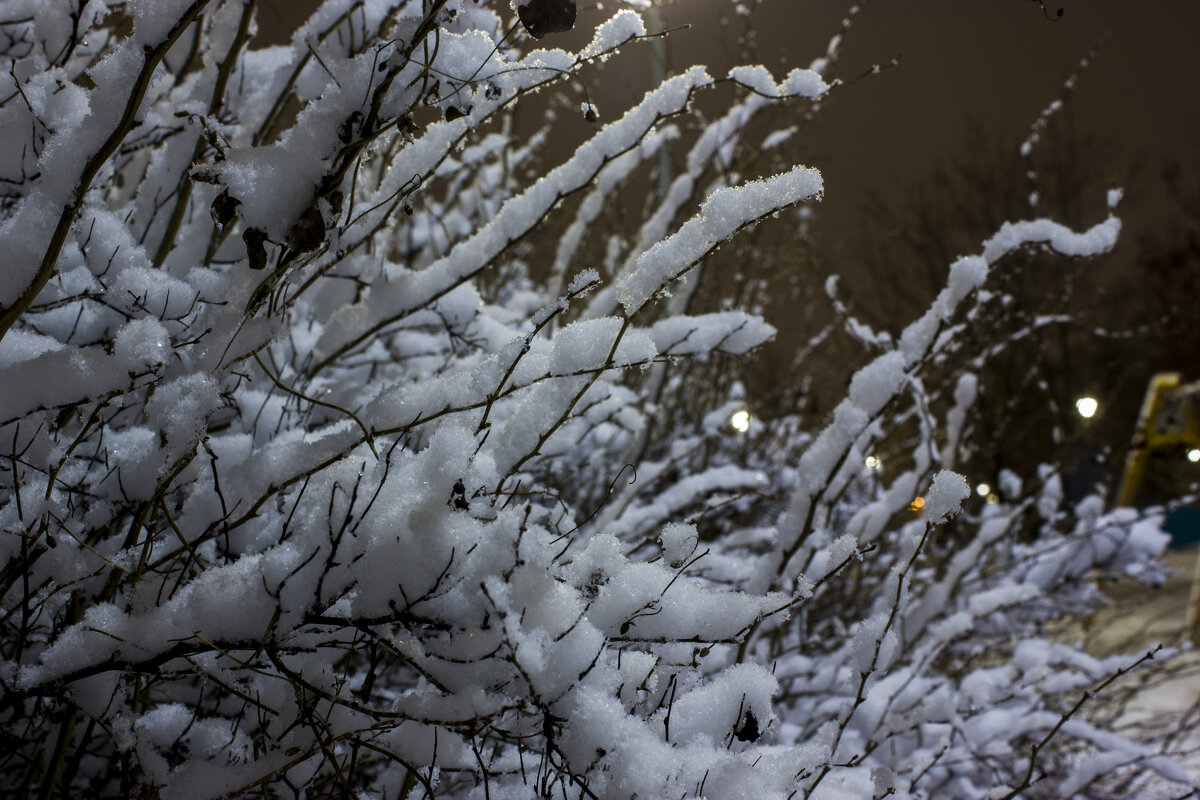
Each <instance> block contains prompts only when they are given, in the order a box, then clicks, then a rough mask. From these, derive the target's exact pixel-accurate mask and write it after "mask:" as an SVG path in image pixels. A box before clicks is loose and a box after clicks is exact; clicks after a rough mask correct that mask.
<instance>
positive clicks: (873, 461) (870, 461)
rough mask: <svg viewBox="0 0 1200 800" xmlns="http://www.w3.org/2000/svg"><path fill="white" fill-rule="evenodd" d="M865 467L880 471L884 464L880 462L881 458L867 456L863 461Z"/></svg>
mask: <svg viewBox="0 0 1200 800" xmlns="http://www.w3.org/2000/svg"><path fill="white" fill-rule="evenodd" d="M863 466H865V467H866V468H867V469H880V468H881V467H883V462H882V461H880V460H879V456H867V457H866V458H864V459H863Z"/></svg>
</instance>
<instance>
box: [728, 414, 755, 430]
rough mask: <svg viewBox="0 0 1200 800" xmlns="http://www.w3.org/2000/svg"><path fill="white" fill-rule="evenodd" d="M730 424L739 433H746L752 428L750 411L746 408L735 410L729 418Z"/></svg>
mask: <svg viewBox="0 0 1200 800" xmlns="http://www.w3.org/2000/svg"><path fill="white" fill-rule="evenodd" d="M729 424H730V425H731V426H733V429H734V430H735V431H737V432H738V433H745V432H746V431H748V430H750V412H749V411H747V410H746V409H744V408H743V409H742V410H741V411H735V412H734V414H733V416H732V417H730V418H729Z"/></svg>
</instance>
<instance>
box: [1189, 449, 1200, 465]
mask: <svg viewBox="0 0 1200 800" xmlns="http://www.w3.org/2000/svg"><path fill="white" fill-rule="evenodd" d="M1187 458H1188V461H1190V462H1192V463H1193V464H1195V463H1196V462H1197V461H1200V450H1197V449H1196V448H1194V447H1193V448H1192V449H1191V450H1188V452H1187Z"/></svg>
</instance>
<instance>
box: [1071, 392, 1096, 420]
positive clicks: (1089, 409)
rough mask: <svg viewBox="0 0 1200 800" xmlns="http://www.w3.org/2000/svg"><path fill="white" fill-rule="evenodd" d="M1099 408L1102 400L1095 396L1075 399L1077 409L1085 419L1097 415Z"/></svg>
mask: <svg viewBox="0 0 1200 800" xmlns="http://www.w3.org/2000/svg"><path fill="white" fill-rule="evenodd" d="M1099 408H1100V402H1099V401H1098V400H1096V398H1094V397H1081V398H1079V399H1078V400H1076V401H1075V410H1076V411H1078V412H1079V416H1081V417H1083V418H1084V419H1091V418H1092V417H1094V416H1096V411H1097V409H1099Z"/></svg>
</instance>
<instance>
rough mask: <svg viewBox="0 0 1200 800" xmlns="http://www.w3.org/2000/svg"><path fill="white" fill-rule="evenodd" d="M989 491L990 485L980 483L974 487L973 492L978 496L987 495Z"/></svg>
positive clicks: (990, 490) (990, 491)
mask: <svg viewBox="0 0 1200 800" xmlns="http://www.w3.org/2000/svg"><path fill="white" fill-rule="evenodd" d="M991 493H992V487H991V486H988V485H987V484H986V483H981V484H979V485H978V486H976V487H975V494H977V495H979V496H980V497H987V496H988V495H989V494H991Z"/></svg>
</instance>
